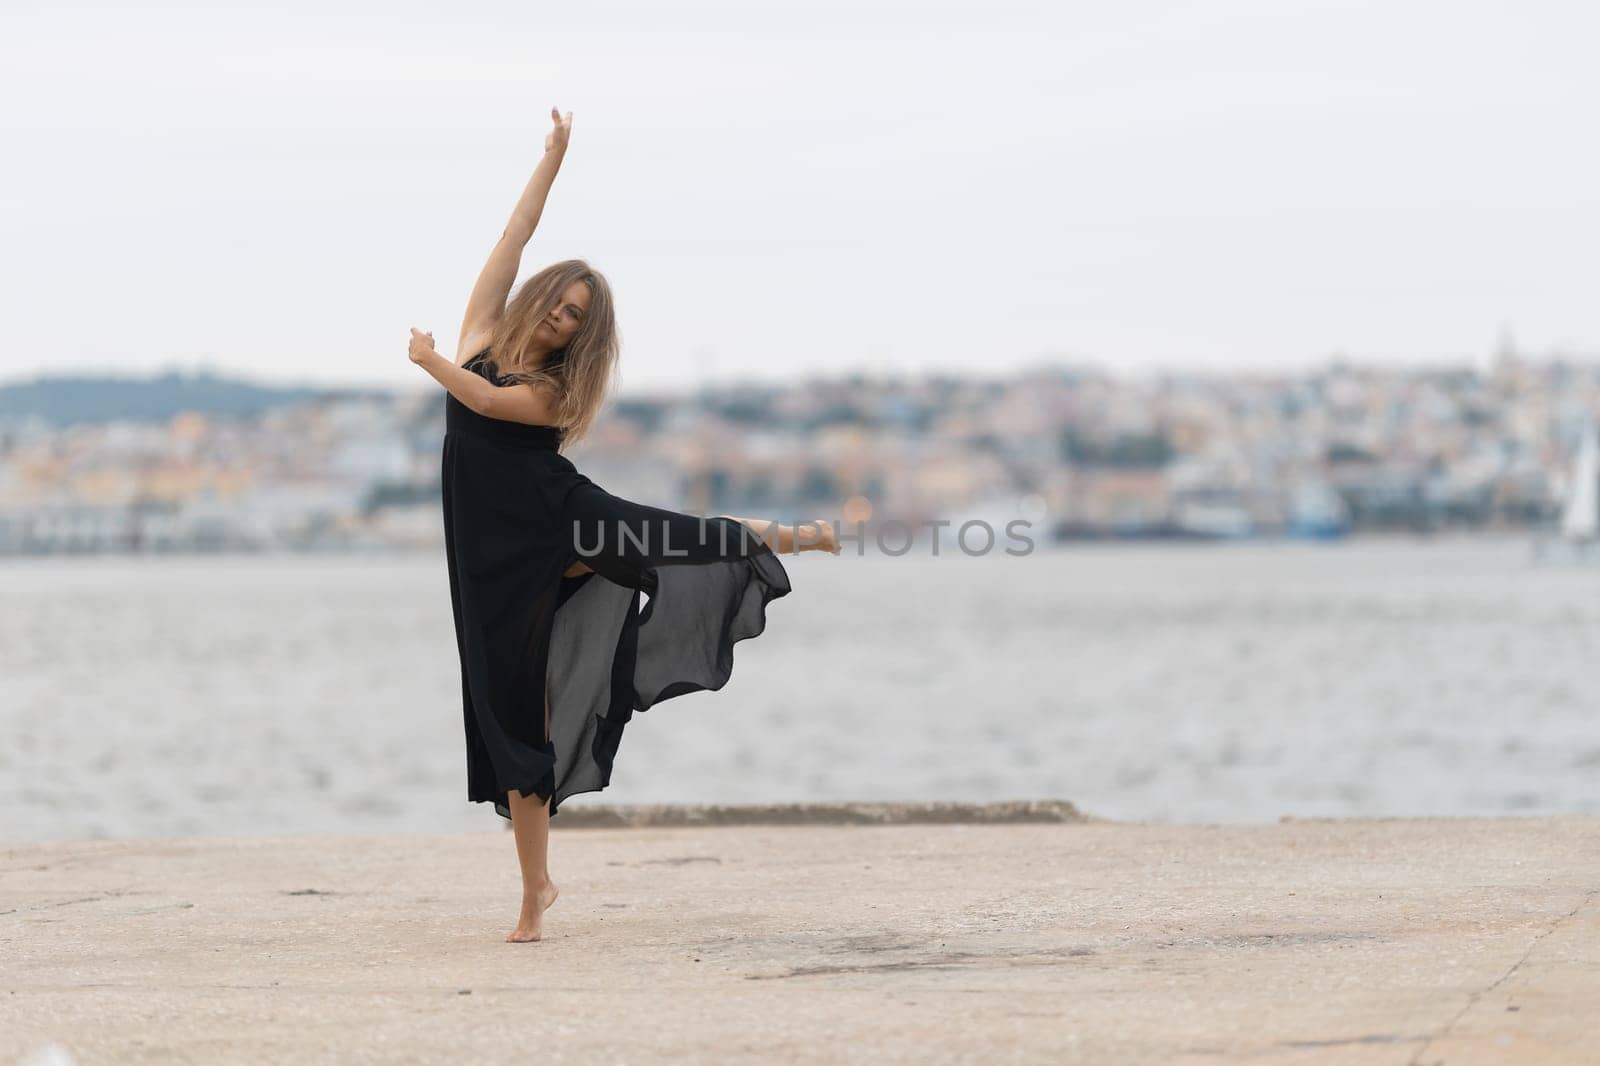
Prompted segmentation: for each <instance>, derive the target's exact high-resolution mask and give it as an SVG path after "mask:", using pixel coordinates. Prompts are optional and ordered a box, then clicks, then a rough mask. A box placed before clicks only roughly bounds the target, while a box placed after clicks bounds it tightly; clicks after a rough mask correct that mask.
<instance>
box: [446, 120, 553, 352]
mask: <svg viewBox="0 0 1600 1066" xmlns="http://www.w3.org/2000/svg"><path fill="white" fill-rule="evenodd" d="M550 118H551V121H552V122H554V123H555V127H554V128H553V129H552V130H551V131H550V132H549V134H548V135H546V137H545V139H544V158H543V159H541V160H539V165H538V166H537V167H535V168H534V171H533V176H532V177H531V178H529V179H528V184H527V187H526V188H524V189H523V190H522V196H521V198H520V199H518V200H517V206H516V208H515V209H514V210H512V212H511V221H510V222H508V223H506V228H505V231H504V232H503V233H501V234H500V239H499V240H498V241H496V242H495V246H494V249H493V250H492V251H491V252H490V253H489V260H488V262H486V263H484V264H483V270H482V271H481V272H480V273H479V274H478V281H477V283H476V284H475V285H473V287H472V295H471V296H469V297H468V298H467V312H466V314H465V315H463V316H462V319H461V338H460V342H459V344H458V346H457V348H456V361H457V363H458V365H459V363H460V362H462V361H464V360H466V359H468V358H470V357H471V356H473V355H476V354H477V352H476V351H467V350H466V349H467V347H468V345H469V341H470V338H473V337H474V336H480V337H481V336H487V335H488V333H490V332H491V331H492V330H493V329H494V326H495V323H496V322H499V321H500V316H501V315H502V314H503V313H505V309H506V296H507V295H509V294H510V292H511V286H512V284H513V283H514V282H515V281H516V280H517V271H518V269H520V268H521V266H522V249H523V248H525V247H526V246H527V244H528V241H529V240H530V239H531V238H532V237H533V231H534V229H535V228H536V227H537V226H538V225H539V217H540V216H541V215H543V214H544V203H545V199H546V198H547V197H548V196H549V195H550V186H551V184H552V183H554V182H555V180H556V172H557V171H559V170H560V169H561V160H562V159H563V158H564V157H565V156H566V154H567V137H568V135H569V134H570V133H571V132H572V112H571V111H568V112H567V114H566V117H565V118H563V117H562V116H561V113H560V112H559V111H557V110H556V109H555V108H553V107H552V108H551V109H550ZM471 343H472V346H473V347H474V348H477V347H479V346H478V345H477V344H476V343H475V342H471Z"/></svg>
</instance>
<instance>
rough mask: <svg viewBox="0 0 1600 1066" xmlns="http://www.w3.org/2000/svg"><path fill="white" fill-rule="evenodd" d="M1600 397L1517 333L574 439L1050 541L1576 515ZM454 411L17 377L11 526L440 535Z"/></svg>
mask: <svg viewBox="0 0 1600 1066" xmlns="http://www.w3.org/2000/svg"><path fill="white" fill-rule="evenodd" d="M1597 415H1600V360H1578V359H1571V358H1558V357H1530V356H1524V355H1522V354H1520V353H1518V352H1517V351H1516V350H1515V348H1514V346H1513V345H1512V344H1511V343H1510V341H1509V340H1506V339H1503V340H1502V342H1501V345H1500V347H1499V350H1498V351H1497V352H1496V353H1495V355H1494V356H1493V358H1492V359H1491V360H1490V361H1489V365H1488V367H1487V369H1483V368H1477V367H1473V366H1470V365H1460V366H1445V367H1427V368H1402V367H1390V366H1386V367H1372V366H1362V365H1359V364H1353V363H1349V362H1346V361H1341V360H1330V361H1329V362H1327V363H1326V364H1325V365H1323V366H1321V367H1318V368H1316V369H1311V370H1301V371H1295V372H1283V373H1275V374H1262V373H1234V374H1224V373H1206V374H1202V373H1194V374H1164V375H1159V376H1146V377H1135V376H1123V375H1115V374H1111V373H1108V372H1105V371H1102V370H1098V369H1088V368H1082V367H1074V366H1050V367H1040V368H1036V369H1032V370H1029V371H1026V372H1022V373H1018V374H1015V375H1013V376H1011V377H1009V378H1006V379H1001V380H981V381H980V380H975V379H966V378H956V377H950V376H937V375H929V376H923V377H918V378H908V377H892V376H883V377H871V376H866V375H852V376H847V377H840V378H835V379H831V380H814V381H810V382H806V383H803V384H795V385H787V386H779V385H760V386H756V385H740V386H727V387H723V388H708V389H703V390H701V391H699V392H697V393H695V394H693V395H690V396H655V397H649V396H645V397H640V396H630V397H627V398H623V399H620V400H617V401H615V402H614V403H613V404H612V405H611V407H610V408H609V409H608V411H607V412H606V413H605V414H604V415H603V416H602V418H601V419H600V422H599V426H598V429H597V431H596V432H595V433H594V435H593V436H592V437H591V438H590V439H589V440H587V441H584V442H582V443H581V444H579V445H578V446H576V447H574V448H573V449H572V450H571V451H570V452H569V453H568V454H569V456H570V457H571V458H572V460H573V462H574V463H575V464H577V466H578V467H579V469H581V470H583V471H584V472H585V473H586V474H588V475H589V476H590V477H591V478H592V479H594V480H595V481H596V482H597V483H599V484H600V485H602V486H604V487H605V488H607V489H609V490H610V491H612V492H614V493H616V494H618V495H621V496H626V497H629V498H632V499H636V500H639V501H640V502H644V503H649V504H653V505H656V506H662V507H671V508H673V509H676V510H683V511H689V512H691V513H696V514H713V513H734V514H741V515H753V516H761V517H772V518H777V519H778V520H780V521H785V522H789V521H804V520H806V519H808V518H811V517H817V516H821V517H828V518H838V517H839V516H840V515H841V508H842V506H843V503H844V501H845V500H846V499H848V498H851V497H857V496H860V497H865V498H866V499H867V500H869V501H870V502H871V506H872V519H871V521H870V522H869V524H868V529H869V530H870V529H872V528H873V527H877V526H880V525H881V524H882V523H884V522H886V521H894V522H899V523H905V524H906V526H907V527H908V528H911V529H921V530H931V529H933V528H935V526H936V524H938V523H944V527H943V532H941V533H939V534H937V535H936V536H935V535H934V534H931V533H930V534H929V543H932V544H934V546H935V547H936V548H937V546H938V544H937V541H943V540H945V539H946V538H950V541H949V542H950V543H952V544H954V543H955V542H954V540H953V537H954V535H955V531H956V528H957V527H959V526H960V525H961V524H962V523H963V522H968V521H970V520H974V519H981V520H983V521H985V522H987V523H989V524H990V526H991V527H992V528H993V529H994V530H995V531H996V533H997V535H998V536H999V537H1000V538H1001V543H1002V546H1003V544H1004V538H1005V532H1004V530H1005V527H1006V523H1007V522H1009V521H1012V520H1014V519H1019V518H1021V519H1026V520H1028V521H1029V522H1030V523H1031V530H1032V532H1031V534H1030V537H1029V539H1030V540H1032V541H1033V542H1035V543H1036V544H1042V543H1047V542H1057V541H1065V540H1072V539H1078V538H1124V537H1125V538H1144V537H1180V538H1239V537H1318V538H1333V537H1341V536H1345V535H1348V534H1351V533H1360V532H1363V531H1397V530H1398V531H1412V532H1419V533H1425V532H1433V531H1447V530H1508V529H1530V530H1531V529H1542V528H1550V527H1551V526H1552V524H1553V523H1555V522H1556V521H1557V520H1558V519H1559V517H1560V515H1561V513H1562V510H1563V507H1564V506H1565V501H1567V500H1568V499H1569V498H1570V497H1571V496H1572V493H1573V489H1574V485H1573V470H1574V463H1575V458H1576V456H1577V454H1578V452H1579V448H1580V443H1581V441H1582V440H1583V437H1584V435H1585V433H1586V432H1588V427H1589V426H1590V424H1591V422H1592V421H1593V420H1594V419H1595V417H1596V416H1597ZM443 434H444V393H443V391H442V390H438V391H428V392H417V391H406V392H386V391H383V390H370V389H369V390H361V391H348V392H338V391H317V390H307V389H278V390H275V389H272V388H270V387H266V386H255V385H248V384H243V383H240V382H237V381H230V380H228V379H223V378H215V377H211V378H207V379H204V380H201V381H199V382H198V383H197V381H196V379H194V378H183V377H177V376H173V375H169V376H168V377H167V378H165V379H157V380H149V379H146V380H144V381H142V382H139V383H138V384H137V387H134V386H132V385H130V384H128V383H127V382H121V383H117V382H110V381H108V380H107V379H103V378H102V379H93V380H92V381H91V380H89V379H83V380H67V379H48V380H38V381H33V382H25V383H12V384H9V385H4V386H0V553H5V554H57V553H85V552H133V553H162V552H208V551H281V550H290V551H296V550H301V551H303V550H373V549H391V548H392V549H416V548H440V549H442V546H443V527H442V523H441V517H440V503H439V453H440V445H441V442H442V438H443ZM507 491H515V489H514V487H512V486H508V487H507ZM891 539H893V538H891ZM869 540H870V537H869ZM898 543H904V541H903V540H900V541H898ZM965 543H968V544H972V545H973V546H974V547H981V546H982V544H983V538H981V537H977V538H969V539H968V540H967V541H965Z"/></svg>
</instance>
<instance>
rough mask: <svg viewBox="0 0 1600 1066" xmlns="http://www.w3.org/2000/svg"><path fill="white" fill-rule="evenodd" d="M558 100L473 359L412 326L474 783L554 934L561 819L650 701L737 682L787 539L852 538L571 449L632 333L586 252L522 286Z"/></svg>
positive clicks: (470, 329)
mask: <svg viewBox="0 0 1600 1066" xmlns="http://www.w3.org/2000/svg"><path fill="white" fill-rule="evenodd" d="M550 115H551V119H552V121H553V123H554V128H553V129H552V130H551V131H550V134H549V136H547V137H546V138H545V144H544V158H543V159H542V160H541V161H540V163H539V166H538V168H537V169H536V170H535V171H534V173H533V177H532V178H531V179H529V181H528V185H527V188H526V189H524V190H523V193H522V198H521V200H519V201H518V203H517V207H516V210H515V211H513V212H512V215H511V222H510V224H509V225H507V226H506V229H505V232H504V233H503V234H502V235H501V237H500V241H499V243H497V244H496V245H495V247H494V250H493V251H492V252H491V253H490V254H489V261H488V263H486V264H485V265H484V268H483V272H482V273H481V274H480V275H479V276H478V281H477V284H476V285H475V286H474V287H473V290H472V296H471V298H470V299H469V300H468V302H467V312H466V317H465V319H464V321H463V322H462V326H461V339H460V344H459V346H458V348H457V360H458V362H451V361H450V360H448V359H445V358H444V357H443V356H441V355H440V354H439V353H438V352H436V351H435V350H434V346H433V335H432V334H431V333H423V332H419V331H417V330H416V329H415V328H413V329H412V331H411V345H410V354H411V359H412V361H413V362H415V363H417V364H418V365H419V366H421V367H422V368H423V369H424V370H426V371H427V372H428V373H429V374H431V375H432V376H433V377H434V378H435V379H436V380H437V381H438V382H439V384H441V385H443V386H444V387H445V389H446V390H447V391H448V395H447V396H446V398H445V426H446V432H445V439H444V451H443V457H442V466H441V477H442V479H443V489H444V528H445V554H446V558H447V561H448V565H449V575H450V598H451V606H452V609H453V611H454V614H455V626H456V650H457V652H458V654H459V655H460V658H461V696H462V704H463V709H464V712H465V722H466V735H467V798H468V799H469V800H471V801H474V802H492V803H493V804H494V806H495V811H496V812H497V813H499V814H500V815H501V816H502V817H505V818H509V819H510V820H511V824H512V829H513V835H514V836H515V838H516V842H517V856H518V859H519V861H520V864H521V867H522V913H521V916H520V917H519V919H518V921H517V926H516V928H515V929H514V930H512V932H511V933H510V934H509V935H508V936H507V937H506V939H507V940H508V941H513V942H519V941H529V940H538V939H539V938H540V936H541V932H542V931H541V924H542V916H543V913H544V911H545V909H546V908H548V907H549V906H550V904H551V903H553V902H554V901H555V898H556V894H557V889H556V885H555V883H554V882H553V881H551V880H550V877H549V865H548V861H547V857H548V856H547V853H548V845H549V829H550V818H551V817H553V816H554V815H555V814H556V813H557V808H558V806H559V805H560V803H561V801H562V800H564V799H566V798H567V797H568V796H571V795H574V794H575V793H579V792H594V791H598V790H599V789H602V788H604V787H605V786H606V785H607V784H608V783H609V782H610V779H611V768H612V760H613V758H614V757H615V755H616V751H617V746H618V743H619V741H620V740H621V737H622V729H623V726H624V725H626V724H627V722H628V719H629V718H630V717H631V716H632V714H633V712H634V711H644V710H647V709H649V708H650V707H651V706H653V705H654V704H656V703H659V702H661V701H662V700H664V699H670V698H671V697H673V696H679V695H682V694H684V693H686V692H696V691H700V690H703V689H709V690H715V689H719V688H721V687H722V686H723V684H725V683H726V682H727V680H728V677H729V676H730V674H731V672H732V669H733V644H734V643H735V642H736V641H740V640H743V639H746V638H748V637H753V636H757V635H758V634H760V633H761V631H762V630H763V629H764V628H765V627H766V606H767V604H768V603H769V602H771V601H772V600H774V599H776V598H778V597H780V596H783V595H786V594H787V593H788V592H789V591H790V589H789V578H788V574H787V573H786V572H785V570H784V568H783V564H782V563H780V562H779V561H778V557H777V555H776V554H775V550H776V551H777V552H788V551H803V550H807V549H813V550H815V549H821V550H825V551H828V552H832V553H834V554H837V553H838V551H839V545H838V540H837V537H836V536H835V534H834V530H833V527H832V526H831V525H830V524H829V523H827V522H824V521H820V520H818V521H816V522H812V523H805V524H802V525H799V526H787V525H780V524H778V523H775V522H769V521H764V520H755V519H743V518H736V517H733V516H729V515H717V516H715V517H711V518H699V517H696V516H693V515H688V514H682V513H679V512H677V511H669V510H663V509H661V508H657V507H649V506H645V505H643V504H639V503H635V502H633V501H631V500H626V499H622V498H620V497H617V496H613V495H612V494H611V493H609V492H606V491H605V490H604V489H602V488H601V487H600V486H598V485H596V484H595V483H594V482H593V481H591V480H589V478H587V477H585V476H584V475H583V474H581V473H579V472H578V470H577V468H576V467H574V466H573V464H572V463H571V461H570V460H568V459H567V458H566V456H564V455H563V454H561V453H562V451H563V449H564V448H565V447H566V446H568V445H570V444H573V443H575V442H577V441H578V440H581V439H582V438H583V437H584V436H585V435H586V434H587V433H588V431H589V429H590V427H591V425H592V424H593V422H594V418H595V416H596V414H597V413H598V411H599V410H600V407H601V405H602V403H603V402H604V400H605V398H606V393H607V391H608V388H609V386H610V385H611V380H612V377H613V375H614V372H615V371H616V367H617V357H618V351H619V342H618V336H617V327H616V321H615V318H614V315H613V304H612V298H611V288H610V286H609V285H608V284H607V282H606V280H605V278H604V277H603V276H602V275H601V274H600V273H599V272H597V271H595V270H593V269H591V268H590V267H589V265H588V264H587V263H585V262H584V261H583V260H580V259H569V260H565V261H563V262H559V263H555V264H553V265H551V266H548V267H546V268H545V269H543V270H541V271H539V272H538V273H537V274H535V275H533V276H532V277H531V278H529V279H528V280H527V281H526V282H525V283H524V284H523V285H522V287H521V288H520V289H519V290H518V292H517V294H516V295H515V296H514V297H513V298H511V299H510V301H509V302H508V301H507V294H508V293H509V292H510V289H511V285H512V282H513V281H514V280H515V279H516V275H517V269H518V267H519V266H520V263H521V259H522V249H523V247H524V246H525V245H526V244H527V243H528V240H529V238H531V237H532V236H533V231H534V227H535V226H537V225H538V222H539V217H540V215H541V213H542V212H543V210H544V203H545V198H546V196H547V195H548V194H549V192H550V185H551V182H552V181H553V180H554V179H555V176H556V171H557V170H559V169H560V166H561V160H562V158H563V157H564V156H565V154H566V150H567V140H568V135H569V133H570V132H571V129H572V112H570V111H569V112H567V114H566V117H565V118H563V117H562V116H561V114H560V112H558V111H556V110H555V109H554V108H552V109H551V112H550ZM463 358H464V359H465V362H460V361H459V360H461V359H463ZM641 594H643V595H647V596H648V597H649V600H648V603H647V604H645V605H644V607H643V609H642V611H641V607H640V603H641Z"/></svg>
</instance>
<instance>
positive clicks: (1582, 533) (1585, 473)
mask: <svg viewBox="0 0 1600 1066" xmlns="http://www.w3.org/2000/svg"><path fill="white" fill-rule="evenodd" d="M1561 535H1562V536H1563V537H1564V538H1566V539H1567V540H1568V541H1571V542H1573V543H1577V544H1587V543H1589V542H1591V541H1593V540H1595V539H1596V538H1597V537H1600V428H1597V427H1596V425H1595V423H1594V422H1593V421H1592V420H1591V421H1589V422H1588V423H1587V424H1585V425H1584V427H1583V443H1582V444H1581V445H1579V447H1578V461H1577V463H1576V464H1575V466H1574V468H1573V474H1572V484H1571V485H1570V486H1568V489H1567V508H1566V510H1565V511H1564V512H1563V513H1562V515H1561Z"/></svg>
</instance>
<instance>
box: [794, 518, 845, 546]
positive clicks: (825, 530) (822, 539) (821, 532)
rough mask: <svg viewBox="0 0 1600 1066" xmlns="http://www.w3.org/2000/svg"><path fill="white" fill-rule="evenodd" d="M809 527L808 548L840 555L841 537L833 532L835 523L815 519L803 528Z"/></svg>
mask: <svg viewBox="0 0 1600 1066" xmlns="http://www.w3.org/2000/svg"><path fill="white" fill-rule="evenodd" d="M807 527H809V529H810V532H809V533H808V534H807V543H806V547H808V548H812V549H814V550H817V551H825V552H832V553H833V554H834V555H838V554H839V552H840V551H841V550H842V549H841V548H840V547H839V535H838V534H837V533H835V532H834V531H833V523H831V522H829V521H827V520H826V519H822V518H813V519H812V520H811V521H809V522H807V523H806V525H805V526H803V527H801V528H807Z"/></svg>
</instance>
